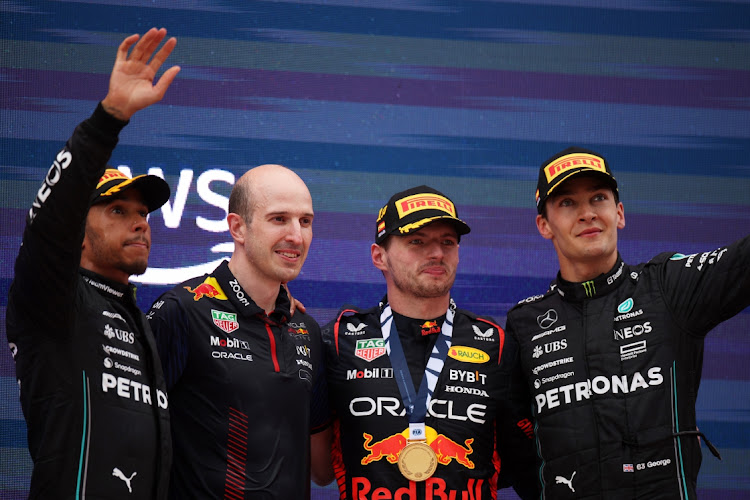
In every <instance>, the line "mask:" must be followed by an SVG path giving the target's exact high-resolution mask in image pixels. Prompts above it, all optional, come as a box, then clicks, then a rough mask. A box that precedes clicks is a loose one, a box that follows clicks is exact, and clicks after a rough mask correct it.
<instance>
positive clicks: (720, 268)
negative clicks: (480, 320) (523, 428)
mask: <svg viewBox="0 0 750 500" xmlns="http://www.w3.org/2000/svg"><path fill="white" fill-rule="evenodd" d="M538 189H539V191H538V193H537V200H538V210H539V216H538V217H537V226H538V228H539V231H540V233H541V234H542V236H544V237H545V238H548V239H551V240H552V242H553V244H554V245H555V249H556V251H557V254H558V257H559V260H560V272H559V274H558V276H557V279H556V280H555V281H553V282H552V285H551V287H550V289H549V290H548V291H547V293H546V294H544V295H541V296H536V297H530V298H528V299H526V300H523V301H521V302H520V303H519V304H518V305H517V306H516V307H514V308H513V309H512V310H511V311H510V312H509V314H508V321H507V325H506V327H507V331H508V334H509V335H512V336H514V337H515V338H516V339H517V340H518V343H519V344H520V349H521V361H522V364H523V368H524V372H525V375H526V377H527V382H528V385H529V388H530V389H531V391H532V394H533V397H534V409H535V417H536V433H537V444H538V452H539V454H540V456H541V458H542V460H543V463H542V466H541V469H540V475H539V477H540V479H541V483H542V490H543V495H542V497H543V498H556V499H557V498H577V499H607V500H610V499H644V500H645V499H648V500H654V499H657V500H658V499H675V498H678V499H684V500H688V499H694V498H696V481H697V476H698V469H699V468H700V464H701V456H702V455H701V449H700V446H701V440H700V439H699V437H702V434H701V433H700V432H699V430H698V429H697V427H696V418H695V402H696V398H697V394H698V387H699V384H700V376H701V369H702V363H703V341H704V338H705V336H706V334H707V333H708V332H709V331H710V330H711V329H712V328H713V327H715V326H716V325H717V324H719V323H720V322H722V321H724V320H726V319H728V318H730V317H732V316H733V315H735V314H737V313H738V312H740V311H741V310H742V309H744V308H745V307H747V306H748V305H750V238H748V237H745V238H743V239H741V240H739V241H737V242H735V243H733V244H731V245H728V246H726V247H722V248H719V249H717V250H713V251H709V252H705V253H701V254H694V255H683V254H680V253H674V252H668V253H662V254H660V255H658V256H656V257H655V258H653V259H652V260H651V261H650V262H648V263H646V264H639V265H636V266H631V265H628V264H626V263H624V262H623V260H622V258H621V257H620V255H619V254H618V252H617V229H618V228H622V227H624V225H625V219H624V211H623V208H622V203H621V202H619V193H618V190H617V183H616V181H615V179H614V177H613V176H612V173H611V170H610V169H609V166H608V165H607V164H606V161H605V159H604V158H603V157H602V156H601V155H599V154H597V153H594V152H592V151H588V150H585V149H581V148H568V149H566V150H564V151H562V152H560V153H558V154H557V155H555V156H554V157H552V158H551V159H549V160H548V161H546V162H545V163H544V164H543V165H542V168H541V172H540V176H539V184H538ZM703 441H704V442H705V443H706V445H707V446H708V447H709V449H710V450H711V451H712V453H714V454H716V455H717V456H718V452H717V451H716V450H715V448H713V446H711V444H710V442H709V441H708V439H705V437H704V439H703Z"/></svg>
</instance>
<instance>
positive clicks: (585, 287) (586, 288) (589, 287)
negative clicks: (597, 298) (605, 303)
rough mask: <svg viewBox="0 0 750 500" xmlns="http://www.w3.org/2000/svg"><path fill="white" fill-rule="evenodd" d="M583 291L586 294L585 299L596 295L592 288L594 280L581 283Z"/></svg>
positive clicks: (594, 288)
mask: <svg viewBox="0 0 750 500" xmlns="http://www.w3.org/2000/svg"><path fill="white" fill-rule="evenodd" d="M581 286H583V290H584V291H585V292H586V297H593V296H594V295H596V287H595V286H594V280H591V281H584V282H583V283H581Z"/></svg>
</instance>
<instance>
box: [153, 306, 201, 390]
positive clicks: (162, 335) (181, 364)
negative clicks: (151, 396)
mask: <svg viewBox="0 0 750 500" xmlns="http://www.w3.org/2000/svg"><path fill="white" fill-rule="evenodd" d="M146 317H147V318H148V322H149V326H150V327H151V331H152V332H153V334H154V339H155V340H156V349H157V351H158V352H159V359H160V360H161V365H162V370H163V371H164V380H165V382H166V384H167V390H168V391H170V390H172V388H173V387H174V386H175V384H177V382H178V381H179V380H180V377H181V376H182V373H183V372H184V371H185V366H186V365H187V359H188V353H189V343H188V333H189V328H190V324H189V320H188V316H187V314H186V313H185V311H184V309H183V307H182V304H180V302H179V300H178V299H177V297H175V296H174V294H173V292H167V293H166V294H164V295H162V296H161V297H159V298H158V299H157V300H156V301H155V302H154V304H153V305H152V306H151V310H150V311H149V313H148V314H147V315H146Z"/></svg>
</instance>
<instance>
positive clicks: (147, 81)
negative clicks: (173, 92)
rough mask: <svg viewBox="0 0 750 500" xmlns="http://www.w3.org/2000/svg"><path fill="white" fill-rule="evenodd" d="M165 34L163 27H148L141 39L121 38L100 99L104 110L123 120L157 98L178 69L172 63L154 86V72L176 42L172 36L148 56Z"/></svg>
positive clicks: (162, 95)
mask: <svg viewBox="0 0 750 500" xmlns="http://www.w3.org/2000/svg"><path fill="white" fill-rule="evenodd" d="M166 35H167V30H166V29H164V28H161V29H158V30H157V29H156V28H151V29H150V30H148V32H146V34H145V35H143V38H141V37H140V35H131V36H129V37H127V38H126V39H125V40H123V41H122V43H121V44H120V47H119V48H118V49H117V58H116V59H115V66H114V68H112V75H111V76H110V78H109V92H108V93H107V97H105V98H104V100H103V101H102V106H103V107H104V110H105V111H107V113H109V114H111V115H112V116H114V117H115V118H117V119H119V120H123V121H127V120H129V119H130V117H131V116H133V114H135V112H136V111H139V110H141V109H143V108H145V107H147V106H150V105H152V104H154V103H156V102H159V101H161V99H162V97H164V94H165V93H166V91H167V89H168V88H169V86H170V85H171V84H172V81H173V80H174V78H175V76H177V73H179V71H180V67H179V66H172V67H171V68H169V69H168V70H167V71H165V72H164V74H163V75H162V76H161V78H160V79H159V81H158V82H157V83H156V85H154V78H155V77H156V73H157V72H158V71H159V68H160V67H161V65H162V64H163V63H164V61H165V60H166V59H167V57H169V54H170V53H171V52H172V49H174V47H175V45H177V39H176V38H174V37H172V38H170V39H169V40H167V41H166V42H165V43H164V46H163V47H162V48H161V49H160V50H159V52H157V53H156V55H154V56H153V57H151V56H152V55H153V54H154V51H155V50H156V47H158V46H159V44H160V43H161V41H162V40H164V37H165V36H166ZM139 38H140V41H138V39H139ZM136 42H138V43H136ZM133 44H135V46H134V47H133V51H132V52H131V53H130V56H128V50H129V49H130V47H131V46H133ZM149 60H150V61H149Z"/></svg>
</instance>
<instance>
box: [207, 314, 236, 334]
mask: <svg viewBox="0 0 750 500" xmlns="http://www.w3.org/2000/svg"><path fill="white" fill-rule="evenodd" d="M211 317H212V318H213V319H214V325H216V326H218V327H219V328H221V329H222V330H224V331H225V332H227V333H232V332H233V331H235V330H236V329H238V328H239V327H240V324H239V323H238V322H237V314H236V313H228V312H224V311H217V310H216V309H211Z"/></svg>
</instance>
